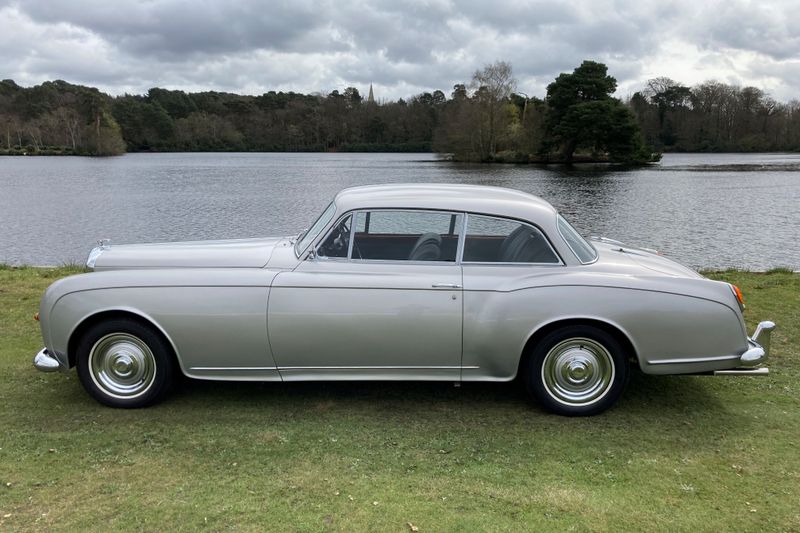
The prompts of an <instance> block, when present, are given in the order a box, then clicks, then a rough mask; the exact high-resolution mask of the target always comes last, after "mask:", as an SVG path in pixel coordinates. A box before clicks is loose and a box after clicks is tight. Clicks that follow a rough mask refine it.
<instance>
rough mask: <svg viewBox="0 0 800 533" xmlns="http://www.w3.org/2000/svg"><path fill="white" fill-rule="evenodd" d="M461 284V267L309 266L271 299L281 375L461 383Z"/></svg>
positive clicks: (324, 262)
mask: <svg viewBox="0 0 800 533" xmlns="http://www.w3.org/2000/svg"><path fill="white" fill-rule="evenodd" d="M434 285H438V287H436V288H434ZM461 285H462V279H461V267H460V266H459V265H456V264H448V263H431V264H420V263H414V262H372V261H337V260H329V259H314V260H308V261H304V262H303V263H302V264H301V265H300V266H299V267H298V268H297V269H296V270H294V271H293V272H282V273H280V274H278V276H277V277H276V278H275V281H274V283H273V286H272V290H271V292H270V300H269V309H268V321H267V322H268V330H269V339H270V345H271V347H272V350H273V353H274V356H275V360H276V362H277V364H278V367H279V369H280V371H281V375H282V376H283V378H284V379H286V380H293V379H433V380H437V379H442V380H446V379H459V376H460V365H461V335H462V331H461V322H462V301H461V296H462V293H461V288H460V287H461Z"/></svg>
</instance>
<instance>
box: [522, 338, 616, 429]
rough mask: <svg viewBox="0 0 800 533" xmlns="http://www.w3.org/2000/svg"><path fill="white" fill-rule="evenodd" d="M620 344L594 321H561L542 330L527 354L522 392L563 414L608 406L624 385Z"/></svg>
mask: <svg viewBox="0 0 800 533" xmlns="http://www.w3.org/2000/svg"><path fill="white" fill-rule="evenodd" d="M628 355H629V354H628V353H627V350H625V347H624V346H623V345H622V344H621V343H620V342H619V341H618V340H617V339H616V338H615V337H614V336H613V335H611V334H609V333H608V332H606V331H604V330H602V329H599V328H597V327H594V326H588V325H586V326H583V325H577V326H565V327H563V328H559V329H557V330H555V331H552V332H550V333H549V334H547V335H546V336H545V337H544V338H543V339H542V340H541V341H540V342H538V343H537V344H536V346H534V347H533V348H532V350H531V352H530V353H529V354H528V357H527V359H526V361H525V365H524V368H523V379H524V381H525V388H526V389H527V391H528V394H529V395H530V396H531V397H533V398H535V399H536V400H537V401H538V402H539V404H540V405H542V406H543V407H544V408H546V409H547V410H549V411H551V412H553V413H556V414H559V415H563V416H591V415H596V414H598V413H602V412H603V411H605V410H606V409H608V408H609V407H611V406H612V405H614V404H615V403H616V402H617V400H618V399H619V397H620V396H621V395H622V392H623V391H624V390H625V386H626V385H627V384H628V378H629V375H630V368H629V367H630V365H629V363H628Z"/></svg>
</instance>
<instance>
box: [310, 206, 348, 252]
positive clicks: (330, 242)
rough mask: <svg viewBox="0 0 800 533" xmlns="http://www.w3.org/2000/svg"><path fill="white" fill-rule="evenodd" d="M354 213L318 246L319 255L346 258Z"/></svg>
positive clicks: (334, 228) (335, 227)
mask: <svg viewBox="0 0 800 533" xmlns="http://www.w3.org/2000/svg"><path fill="white" fill-rule="evenodd" d="M352 220H353V215H350V216H349V217H346V218H345V219H344V220H342V221H341V222H339V224H337V225H336V226H334V227H333V229H332V230H331V231H330V233H328V236H327V237H325V240H324V241H322V244H320V245H319V247H318V248H317V256H319V257H333V258H336V257H338V258H346V257H347V250H348V248H349V247H350V228H351V221H352Z"/></svg>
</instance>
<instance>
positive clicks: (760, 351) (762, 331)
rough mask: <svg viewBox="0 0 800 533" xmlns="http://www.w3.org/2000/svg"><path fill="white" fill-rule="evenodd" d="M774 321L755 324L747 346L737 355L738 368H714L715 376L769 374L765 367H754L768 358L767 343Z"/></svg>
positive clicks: (773, 327) (768, 343)
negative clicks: (745, 349)
mask: <svg viewBox="0 0 800 533" xmlns="http://www.w3.org/2000/svg"><path fill="white" fill-rule="evenodd" d="M773 329H775V323H774V322H770V321H769V320H765V321H764V322H760V323H759V324H758V326H756V330H755V332H753V336H752V337H749V338H748V339H747V344H748V346H749V348H748V349H747V351H746V352H744V353H743V354H742V355H741V356H740V357H739V364H741V366H740V367H739V368H731V369H727V370H715V371H714V375H715V376H752V375H755V376H763V375H766V374H769V369H768V368H766V367H760V368H754V367H756V366H757V365H760V364H762V363H764V362H766V360H767V359H769V345H770V339H771V337H772V330H773Z"/></svg>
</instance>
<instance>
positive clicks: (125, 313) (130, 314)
mask: <svg viewBox="0 0 800 533" xmlns="http://www.w3.org/2000/svg"><path fill="white" fill-rule="evenodd" d="M120 318H124V319H128V320H133V321H135V322H138V323H139V324H141V325H143V326H146V327H150V328H152V329H153V331H154V332H156V334H157V335H160V336H161V337H162V338H163V339H164V340H165V341H167V344H168V345H169V347H170V348H171V352H172V353H171V355H172V357H173V359H174V360H175V362H176V363H178V368H180V369H181V372H183V367H182V366H181V360H180V357H179V356H178V349H177V347H176V346H175V343H174V342H173V341H172V339H171V338H170V336H169V335H167V332H166V331H164V329H163V328H162V327H161V326H160V325H159V324H158V322H156V321H155V320H153V318H152V317H150V316H148V315H146V314H145V313H141V312H139V311H134V310H131V309H104V310H102V311H97V312H94V313H92V314H90V315H88V316H85V317H83V318H82V319H81V320H80V321H79V322H78V323H77V324H76V325H75V327H74V328H73V329H72V331H71V332H70V334H69V340H68V341H67V357H68V361H69V366H70V368H72V367H73V366H75V364H76V362H77V361H76V354H75V351H76V350H77V347H78V343H79V342H80V339H81V338H82V337H83V335H85V334H86V332H87V331H88V330H89V329H91V328H92V327H94V326H95V325H97V324H100V323H102V322H105V321H107V320H114V319H120Z"/></svg>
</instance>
